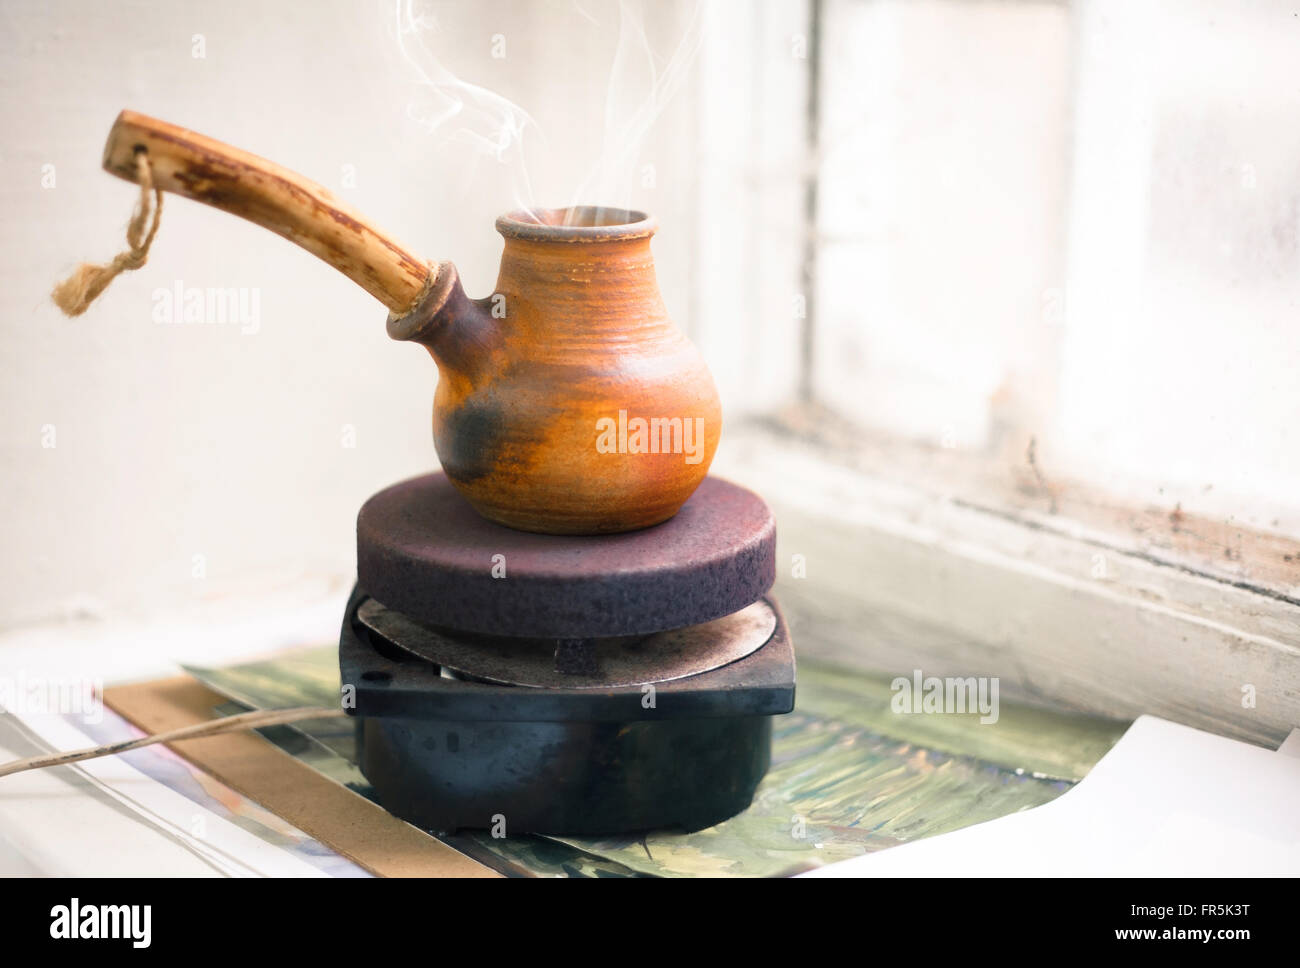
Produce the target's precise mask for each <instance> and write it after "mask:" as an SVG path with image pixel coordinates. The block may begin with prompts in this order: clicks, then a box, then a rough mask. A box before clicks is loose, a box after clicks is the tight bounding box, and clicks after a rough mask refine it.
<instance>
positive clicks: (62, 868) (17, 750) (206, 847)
mask: <svg viewBox="0 0 1300 968" xmlns="http://www.w3.org/2000/svg"><path fill="white" fill-rule="evenodd" d="M0 727H3V728H2V729H0V758H3V759H5V760H8V759H12V758H17V757H18V756H25V755H31V753H33V752H37V751H40V750H47V749H78V748H82V747H87V746H93V745H95V744H96V743H97V742H104V741H113V740H118V739H125V738H130V737H131V736H132V735H138V734H137V733H135V731H133V730H132V729H131V728H130V726H129V724H127V723H126V722H125V721H123V720H121V719H120V718H119V717H117V716H116V715H115V714H114V713H112V712H111V711H110V710H107V709H105V710H102V717H101V718H99V720H98V722H97V723H96V725H95V726H94V727H90V726H85V725H82V724H80V723H78V722H77V720H76V717H68V716H63V715H59V714H55V713H28V714H25V715H24V716H23V717H21V718H19V717H17V716H14V715H13V714H5V715H3V716H0ZM92 733H93V734H94V736H93V738H92ZM0 830H3V833H4V839H5V840H6V841H8V850H7V851H0V863H3V864H4V871H3V872H4V873H33V872H35V873H40V874H44V875H60V874H65V875H71V874H81V875H86V874H89V875H94V876H105V875H140V874H155V875H165V876H204V875H206V876H226V877H258V876H268V877H325V876H330V875H333V876H343V877H357V876H360V877H365V876H368V875H367V874H366V872H365V871H364V870H362V869H361V868H359V867H357V866H356V865H355V864H352V863H351V862H350V861H348V860H347V859H345V858H343V857H339V856H338V855H336V854H334V853H333V852H332V851H330V850H328V849H327V848H325V847H324V846H323V845H321V844H319V843H317V842H316V841H314V840H312V839H311V838H310V837H307V836H306V835H305V834H303V833H302V832H301V831H299V830H297V829H296V828H293V827H292V826H291V825H289V824H287V823H285V822H284V821H282V820H280V819H279V818H278V817H275V816H274V815H272V814H270V813H268V812H267V811H265V810H263V809H262V808H261V807H259V806H257V805H256V804H254V803H252V802H251V801H248V800H247V799H246V798H244V797H241V796H239V795H238V794H237V793H235V792H234V791H233V790H230V789H228V788H226V787H223V786H221V785H220V784H217V783H216V782H215V781H213V780H212V779H211V778H209V777H206V776H204V775H203V774H201V773H198V771H195V770H194V769H193V768H192V767H190V766H189V765H188V764H186V763H185V762H184V761H183V760H181V759H180V757H178V756H176V755H175V754H174V753H172V752H171V751H169V750H167V749H166V748H165V747H161V746H157V747H148V748H146V749H142V750H136V751H134V752H132V753H128V754H126V755H125V756H113V757H104V758H102V759H95V760H87V761H85V762H82V763H78V764H74V765H72V766H69V767H61V768H58V769H54V770H35V771H32V772H29V773H19V774H15V775H14V776H9V777H5V778H4V779H3V780H0Z"/></svg>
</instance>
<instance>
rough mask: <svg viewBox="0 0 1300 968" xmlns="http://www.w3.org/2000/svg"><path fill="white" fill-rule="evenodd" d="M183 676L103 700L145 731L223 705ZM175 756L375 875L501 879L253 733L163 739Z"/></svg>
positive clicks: (109, 692)
mask: <svg viewBox="0 0 1300 968" xmlns="http://www.w3.org/2000/svg"><path fill="white" fill-rule="evenodd" d="M225 701H226V700H225V697H224V696H222V695H221V694H220V693H217V692H213V691H212V690H211V689H209V688H207V687H206V686H204V685H202V684H201V683H199V682H198V681H197V680H195V679H192V678H190V677H189V676H178V677H176V678H174V679H159V680H156V681H154V682H142V683H134V684H132V685H126V686H114V687H112V688H109V689H106V690H105V691H104V702H105V703H107V704H108V706H109V708H111V709H113V710H114V711H115V712H117V713H118V714H119V715H120V716H122V717H123V718H125V719H127V720H129V721H130V722H131V723H133V724H134V725H136V726H137V727H139V728H140V729H142V730H144V731H145V732H148V733H159V732H163V731H164V730H169V729H178V728H180V727H182V726H189V725H192V724H194V723H200V722H206V721H207V720H209V719H212V718H213V717H212V710H213V708H214V707H216V706H219V705H220V704H221V703H223V702H225ZM168 746H169V747H170V748H171V749H173V750H174V751H175V752H176V753H178V754H180V755H181V756H183V757H185V758H186V759H187V760H189V761H190V762H191V763H193V764H194V765H195V766H198V767H199V768H200V769H202V770H204V771H205V772H207V773H209V774H211V775H212V776H214V777H216V778H217V779H218V780H220V781H221V782H222V783H225V784H226V785H227V786H229V787H231V788H233V789H234V790H236V791H238V792H239V793H241V794H243V795H244V796H246V797H248V798H250V799H252V800H255V801H256V802H257V803H259V804H261V805H262V806H263V807H265V808H266V809H268V810H270V811H271V812H272V813H275V814H276V815H278V816H279V817H281V818H283V819H284V820H287V821H288V822H289V823H291V824H293V825H294V826H295V827H297V828H298V829H300V830H302V831H303V832H304V833H307V834H309V835H310V836H312V837H315V838H316V839H317V840H319V841H320V842H321V843H323V844H325V845H327V846H328V847H330V848H331V849H333V850H335V851H338V853H340V854H342V855H343V856H344V857H347V858H348V859H349V860H351V861H353V862H354V863H356V864H359V865H360V866H361V867H364V868H365V869H366V870H368V871H370V872H371V873H373V874H376V875H378V876H380V877H499V876H501V875H499V874H497V873H496V872H495V871H493V870H492V869H491V868H489V867H486V866H484V865H483V864H480V863H479V862H478V861H476V860H473V859H471V858H469V857H466V856H465V855H464V854H461V853H459V852H458V851H456V850H453V849H452V848H451V847H448V846H447V845H446V844H444V843H442V842H441V841H439V840H437V839H435V838H433V837H431V836H429V835H428V834H426V833H424V832H423V831H421V830H419V829H417V828H415V827H412V826H411V825H410V824H408V823H406V822H405V821H403V820H398V819H397V818H396V817H394V816H393V815H392V814H390V813H389V812H388V811H386V810H385V809H384V808H383V807H381V806H379V805H378V804H375V803H371V802H370V801H369V800H367V799H366V798H365V797H362V796H358V795H357V794H355V793H353V792H352V791H351V790H349V789H348V788H347V787H344V786H341V785H340V784H338V783H335V782H334V781H333V780H330V779H328V778H326V777H323V776H321V775H320V774H319V773H317V772H316V771H315V770H313V769H312V768H311V767H309V766H307V765H306V764H304V763H300V762H298V761H297V760H295V759H294V758H293V757H292V756H290V755H289V754H288V753H285V752H284V751H283V750H280V749H277V748H276V747H275V746H274V745H272V744H271V743H269V742H267V741H266V740H265V739H263V738H262V737H261V736H258V735H257V734H255V733H252V732H247V731H245V732H235V733H224V734H221V735H218V736H208V737H204V738H202V739H192V740H182V741H180V742H177V743H169V744H168Z"/></svg>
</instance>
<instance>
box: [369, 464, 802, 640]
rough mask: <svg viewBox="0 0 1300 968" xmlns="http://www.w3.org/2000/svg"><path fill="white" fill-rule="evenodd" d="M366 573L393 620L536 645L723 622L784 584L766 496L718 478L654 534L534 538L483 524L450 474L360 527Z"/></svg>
mask: <svg viewBox="0 0 1300 968" xmlns="http://www.w3.org/2000/svg"><path fill="white" fill-rule="evenodd" d="M357 574H358V581H359V583H360V585H361V587H362V588H364V589H366V591H367V592H369V593H370V594H371V595H372V596H373V597H374V598H376V599H377V600H378V601H380V602H383V603H384V604H385V605H387V606H388V607H389V608H392V609H396V610H397V611H399V612H402V613H403V614H405V615H409V616H411V617H413V618H416V619H419V620H421V621H424V622H428V623H430V624H432V625H435V626H438V627H439V628H444V629H457V630H459V631H464V632H474V633H481V634H484V635H515V636H524V637H528V638H536V637H555V638H608V637H612V636H619V635H645V634H648V633H651V632H661V631H663V630H665V629H673V628H682V627H684V626H689V625H698V624H700V623H702V622H708V621H712V620H713V619H716V618H720V617H722V616H724V615H730V614H732V613H733V612H738V611H740V610H741V609H743V608H744V607H745V606H746V605H749V604H751V603H752V602H755V601H757V600H758V599H760V598H762V596H763V595H764V594H766V593H767V591H768V589H769V588H771V587H772V581H773V579H774V578H775V577H776V523H775V521H774V520H773V518H772V512H771V511H770V510H769V509H768V507H767V505H766V504H765V503H764V502H763V499H762V498H760V497H759V496H758V495H757V494H754V493H753V492H752V491H748V490H746V489H745V488H743V487H738V486H737V485H735V484H730V483H728V482H727V481H723V480H720V479H718V478H716V477H710V478H706V479H705V480H704V482H703V483H702V484H701V485H700V486H699V487H698V488H697V489H696V491H695V493H694V494H692V495H691V497H690V499H689V500H688V501H687V502H686V503H685V504H684V505H683V506H682V509H681V510H680V511H678V512H677V514H676V515H675V516H674V517H672V518H670V519H669V520H667V521H665V522H664V523H663V524H659V525H656V526H655V527H653V528H646V529H645V530H643V531H631V532H627V533H624V534H609V535H596V536H573V535H548V534H531V533H528V532H524V531H514V530H511V529H510V528H505V527H502V526H501V525H499V524H494V523H492V522H491V521H489V520H487V519H486V518H484V517H482V516H480V515H479V514H478V512H476V511H475V510H474V509H473V508H472V507H470V505H469V503H468V502H467V501H466V500H465V499H464V498H463V497H461V496H460V494H459V493H458V492H457V491H456V489H455V488H454V487H453V486H452V485H451V483H450V482H449V481H448V480H447V478H446V476H445V475H443V474H428V475H426V476H424V477H417V478H414V479H412V480H409V481H404V482H403V483H401V484H395V485H394V486H392V487H390V488H387V489H386V490H383V491H380V492H379V493H378V494H376V495H375V496H374V497H372V498H371V499H370V500H369V501H367V502H366V503H365V506H364V507H362V509H361V513H360V515H358V517H357Z"/></svg>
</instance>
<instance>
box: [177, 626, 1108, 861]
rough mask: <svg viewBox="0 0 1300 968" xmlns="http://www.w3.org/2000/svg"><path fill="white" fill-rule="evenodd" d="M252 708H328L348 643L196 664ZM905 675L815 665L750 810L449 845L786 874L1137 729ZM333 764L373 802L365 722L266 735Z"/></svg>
mask: <svg viewBox="0 0 1300 968" xmlns="http://www.w3.org/2000/svg"><path fill="white" fill-rule="evenodd" d="M188 671H189V672H190V673H191V674H192V675H194V676H196V677H197V678H199V679H200V680H202V681H203V682H205V683H206V684H207V685H209V686H210V687H211V688H213V689H215V690H217V691H218V692H221V693H223V694H224V695H226V696H229V697H230V698H231V699H232V700H234V702H235V703H236V704H238V705H232V707H231V708H230V709H229V710H222V711H223V712H225V711H237V710H239V709H243V708H271V707H275V706H295V705H314V704H321V705H328V704H333V703H335V702H337V700H338V696H339V678H338V658H337V650H336V649H335V647H334V646H322V647H318V648H308V649H300V650H294V651H293V652H289V653H285V654H284V655H282V656H278V657H276V658H274V659H271V660H269V661H263V662H255V663H248V664H244V665H238V666H230V667H226V668H221V669H200V668H191V669H189V670H188ZM894 695H895V693H894V692H893V691H891V689H890V680H889V679H885V678H881V677H876V676H869V675H864V674H862V673H858V672H851V671H847V670H844V669H838V668H833V667H830V666H826V665H819V664H818V663H816V662H811V661H808V660H807V659H801V661H800V665H799V686H798V700H797V703H796V707H795V711H794V712H793V713H791V714H789V715H787V716H779V717H776V719H775V720H774V729H773V746H772V767H771V770H770V771H769V772H768V775H767V776H766V777H765V778H764V780H763V782H762V784H761V785H760V786H759V789H758V792H757V793H756V795H755V797H754V802H753V803H752V804H751V805H750V807H749V809H747V810H745V811H744V812H743V813H741V814H739V815H738V816H736V817H733V818H731V819H730V820H727V821H725V822H723V823H720V824H718V825H716V826H714V827H710V828H708V829H707V830H701V831H698V832H695V833H683V832H681V831H671V830H667V831H656V832H652V833H647V834H644V835H638V836H636V837H619V838H599V839H598V838H563V839H561V838H551V837H539V836H531V835H530V836H523V837H516V836H512V837H509V838H503V839H494V838H493V837H491V836H490V835H489V834H488V833H486V832H461V833H460V834H457V835H456V836H445V837H442V838H441V839H443V840H445V841H446V842H447V843H449V844H451V845H452V846H454V847H456V848H457V849H459V850H462V851H463V852H465V853H467V854H469V855H470V856H472V857H474V858H476V859H478V860H480V861H483V862H484V863H487V864H489V865H491V866H493V867H495V868H497V869H498V870H501V871H503V872H505V873H508V874H514V875H523V876H540V877H563V876H576V877H627V876H658V877H691V876H717V875H728V876H746V877H764V876H768V877H770V876H784V875H789V874H793V873H798V872H799V871H802V870H807V869H809V868H812V867H816V866H819V865H821V864H827V863H832V862H834V861H838V860H845V859H847V858H850V857H856V856H858V855H860V854H863V853H866V852H869V851H874V850H882V849H884V848H887V847H891V846H894V845H895V844H901V843H905V842H907V841H910V840H918V839H920V838H922V837H930V836H933V835H935V834H940V833H946V832H948V831H951V830H956V829H958V828H960V827H965V826H969V825H970V824H974V823H980V822H982V821H985V820H992V819H995V818H997V817H1001V816H1005V815H1007V814H1010V813H1015V812H1016V811H1019V810H1025V809H1029V808H1031V807H1036V806H1039V805H1041V804H1044V803H1047V802H1048V801H1050V800H1053V799H1055V798H1056V797H1058V796H1060V794H1061V793H1063V792H1064V791H1065V790H1067V789H1069V788H1070V786H1072V785H1073V784H1074V783H1077V782H1078V781H1079V780H1080V779H1081V778H1082V777H1083V776H1084V775H1085V774H1086V773H1087V772H1088V770H1089V769H1090V768H1091V767H1092V765H1093V764H1094V763H1096V762H1097V760H1099V759H1100V758H1101V757H1102V755H1103V754H1105V752H1106V751H1107V750H1109V749H1110V747H1111V746H1112V745H1113V744H1114V743H1115V742H1116V740H1118V739H1119V737H1120V736H1121V735H1123V733H1124V730H1125V729H1127V728H1128V724H1127V723H1123V722H1116V721H1113V720H1103V719H1097V718H1094V717H1090V716H1084V715H1080V714H1071V713H1062V712H1055V711H1051V710H1044V709H1041V708H1037V707H1031V706H1026V705H1020V704H1016V703H1012V702H1008V701H1006V700H1003V701H1002V702H1001V703H1000V704H999V707H1000V708H999V716H998V719H997V721H996V722H991V723H981V722H980V716H979V714H978V713H966V714H936V713H920V712H917V713H911V714H908V713H899V712H896V711H895V710H894V709H893V708H891V703H890V700H891V699H892V698H893V697H894ZM264 735H265V736H266V737H267V739H269V740H270V741H271V742H274V743H276V744H277V745H279V746H281V747H282V748H283V749H285V750H286V751H287V752H289V753H291V754H292V755H294V756H296V757H298V758H300V759H302V760H303V761H304V762H306V763H308V764H310V765H311V766H313V767H314V768H315V769H317V770H319V771H320V772H321V773H323V774H325V775H327V776H330V777H331V778H333V779H335V780H337V781H338V782H340V783H343V784H345V785H346V786H348V787H349V788H351V789H353V790H354V791H356V792H357V793H359V794H361V795H362V796H367V797H371V798H373V794H372V791H371V790H370V788H369V784H367V783H366V780H365V777H363V776H362V775H361V772H360V770H359V769H358V768H357V767H356V765H355V744H354V740H353V733H352V729H351V724H350V723H348V722H346V721H340V720H325V721H317V722H307V723H302V724H299V725H298V726H281V727H274V728H272V729H270V730H266V731H264Z"/></svg>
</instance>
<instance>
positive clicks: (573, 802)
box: [357, 716, 772, 836]
mask: <svg viewBox="0 0 1300 968" xmlns="http://www.w3.org/2000/svg"><path fill="white" fill-rule="evenodd" d="M357 739H358V742H357V749H358V750H359V752H360V756H361V770H362V772H363V773H365V775H366V778H367V779H368V780H369V781H370V782H371V783H372V784H373V785H374V788H375V792H376V793H377V794H378V796H379V801H380V802H381V803H382V804H383V805H384V806H385V807H386V808H387V809H388V810H389V811H391V812H392V813H394V814H396V815H397V816H399V817H401V818H402V819H403V820H406V821H409V822H410V823H413V824H415V825H416V826H418V827H423V828H425V829H428V830H436V831H440V832H451V831H455V830H457V829H460V828H474V829H485V830H491V831H492V832H493V833H494V834H497V835H500V836H508V835H510V834H513V833H525V832H529V833H545V834H554V835H570V836H598V835H604V834H622V833H629V832H633V831H639V830H652V829H655V828H660V827H680V828H682V829H685V830H687V831H693V830H700V829H702V828H704V827H710V826H712V825H713V824H716V823H720V822H722V821H723V820H726V819H727V818H728V817H732V816H734V815H736V814H737V813H739V812H740V811H742V810H744V809H745V808H746V807H748V806H749V803H750V801H751V800H752V799H753V796H754V789H755V788H756V787H757V786H758V783H759V781H760V780H761V779H762V778H763V775H764V774H765V773H766V772H767V768H768V764H769V762H770V760H771V753H772V720H771V717H769V716H746V717H743V718H739V719H675V720H662V721H657V722H655V721H641V722H632V723H491V722H439V721H430V720H416V719H364V718H361V719H358V722H357Z"/></svg>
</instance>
